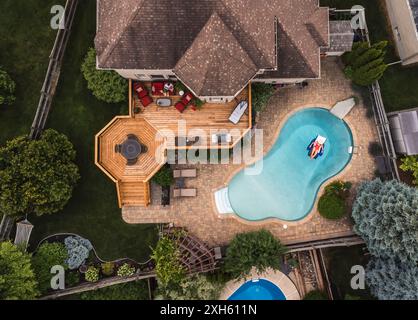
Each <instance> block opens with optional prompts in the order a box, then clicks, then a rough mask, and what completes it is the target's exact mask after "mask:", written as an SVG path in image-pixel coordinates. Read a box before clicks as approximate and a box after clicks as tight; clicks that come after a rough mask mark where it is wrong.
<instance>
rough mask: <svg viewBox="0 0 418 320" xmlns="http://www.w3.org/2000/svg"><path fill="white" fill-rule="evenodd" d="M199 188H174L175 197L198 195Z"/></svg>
mask: <svg viewBox="0 0 418 320" xmlns="http://www.w3.org/2000/svg"><path fill="white" fill-rule="evenodd" d="M196 195H197V190H196V189H174V190H173V196H174V198H180V197H181V198H189V197H196Z"/></svg>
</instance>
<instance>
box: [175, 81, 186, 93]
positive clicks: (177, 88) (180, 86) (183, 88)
mask: <svg viewBox="0 0 418 320" xmlns="http://www.w3.org/2000/svg"><path fill="white" fill-rule="evenodd" d="M186 89H187V88H186V86H185V85H184V84H183V82H181V81H179V80H178V81H176V82H175V83H174V90H175V91H176V92H177V93H179V92H180V91H186Z"/></svg>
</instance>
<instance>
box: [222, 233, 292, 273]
mask: <svg viewBox="0 0 418 320" xmlns="http://www.w3.org/2000/svg"><path fill="white" fill-rule="evenodd" d="M286 251H287V250H286V247H285V246H283V245H282V244H281V243H280V241H279V240H278V239H276V238H275V237H274V236H273V235H272V234H271V233H270V232H269V231H266V230H260V231H256V232H248V233H241V234H238V235H236V236H235V238H234V239H233V240H232V241H231V243H230V244H229V247H228V249H227V251H226V258H225V265H224V269H225V272H227V273H230V274H232V276H234V277H235V278H236V277H246V276H247V275H249V274H250V272H251V270H252V268H253V267H254V268H255V269H256V271H257V272H258V273H262V272H264V271H265V270H266V269H267V268H272V269H274V270H279V269H280V267H281V264H282V255H283V254H284V253H285V252H286Z"/></svg>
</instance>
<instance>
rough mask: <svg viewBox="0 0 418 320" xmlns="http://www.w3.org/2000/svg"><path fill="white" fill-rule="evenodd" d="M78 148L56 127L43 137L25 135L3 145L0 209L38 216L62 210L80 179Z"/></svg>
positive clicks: (0, 149)
mask: <svg viewBox="0 0 418 320" xmlns="http://www.w3.org/2000/svg"><path fill="white" fill-rule="evenodd" d="M74 161H75V151H74V148H73V145H72V144H71V142H70V141H69V140H68V138H67V137H66V136H65V135H63V134H60V133H58V132H57V131H55V130H52V129H48V130H45V131H44V132H43V134H42V135H41V137H40V139H38V140H30V139H28V137H27V136H26V135H25V136H21V137H18V138H15V139H13V140H11V141H8V142H7V143H6V145H5V146H3V147H0V181H1V183H0V212H1V213H4V214H9V215H14V216H19V215H26V214H28V213H35V214H36V215H38V216H41V215H43V214H51V213H55V212H57V211H60V210H62V209H63V208H64V206H65V205H66V204H67V202H68V200H69V199H70V198H71V196H72V192H73V188H74V186H75V184H76V182H77V180H78V179H79V173H78V168H77V166H76V165H75V163H74Z"/></svg>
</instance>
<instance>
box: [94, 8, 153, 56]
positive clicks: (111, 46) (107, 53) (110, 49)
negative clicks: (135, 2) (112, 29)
mask: <svg viewBox="0 0 418 320" xmlns="http://www.w3.org/2000/svg"><path fill="white" fill-rule="evenodd" d="M140 1H141V3H140V5H139V6H137V7H136V9H135V10H133V12H132V14H131V16H130V17H129V19H127V20H126V24H125V26H124V28H123V30H122V31H121V32H120V33H119V35H118V36H117V38H116V39H115V41H113V43H110V44H109V45H108V46H106V48H105V49H104V50H103V53H102V54H101V55H100V60H101V63H103V64H104V63H106V62H107V59H109V57H110V56H111V54H112V52H113V50H115V48H116V45H117V44H119V41H120V39H121V38H122V35H123V34H124V33H125V32H126V30H127V29H128V27H129V26H130V25H131V22H132V21H133V20H134V19H135V17H136V16H137V15H138V13H139V10H140V9H141V8H142V6H143V5H144V3H145V1H144V0H140Z"/></svg>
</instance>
